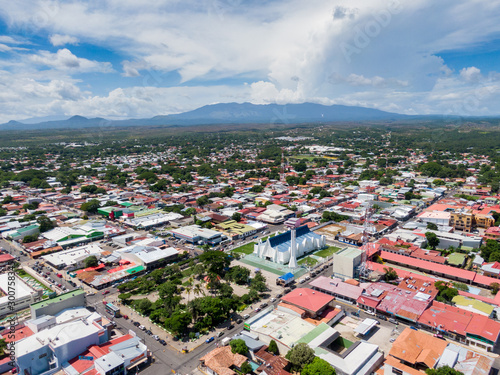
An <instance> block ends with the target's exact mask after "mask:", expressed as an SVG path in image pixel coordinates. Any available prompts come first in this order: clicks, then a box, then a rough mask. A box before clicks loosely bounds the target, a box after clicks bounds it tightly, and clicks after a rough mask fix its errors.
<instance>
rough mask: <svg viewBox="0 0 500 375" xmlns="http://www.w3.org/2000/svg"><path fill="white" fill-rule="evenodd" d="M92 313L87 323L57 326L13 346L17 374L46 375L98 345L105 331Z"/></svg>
mask: <svg viewBox="0 0 500 375" xmlns="http://www.w3.org/2000/svg"><path fill="white" fill-rule="evenodd" d="M100 318H101V317H100V315H99V314H97V313H94V314H92V315H91V316H90V317H88V318H87V319H81V320H77V321H72V322H69V323H64V324H59V325H56V326H53V327H51V328H47V329H42V330H40V331H39V332H37V333H35V334H33V335H31V336H29V337H26V338H24V339H22V340H20V341H18V342H17V343H16V344H15V348H16V351H15V353H16V364H17V366H18V367H19V373H20V374H29V375H49V374H53V373H55V372H56V371H58V370H59V369H60V368H61V366H62V364H63V363H65V362H67V361H69V360H70V359H72V358H74V357H76V356H78V355H79V354H80V353H82V352H83V351H84V350H85V349H86V348H87V347H89V346H91V345H98V344H100V343H101V342H100V337H101V336H105V335H106V330H105V329H104V328H103V327H102V326H101V325H100V324H99V323H97V320H99V319H100Z"/></svg>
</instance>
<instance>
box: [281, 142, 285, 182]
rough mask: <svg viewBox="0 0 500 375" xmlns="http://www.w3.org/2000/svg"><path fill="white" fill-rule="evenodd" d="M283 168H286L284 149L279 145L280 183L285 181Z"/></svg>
mask: <svg viewBox="0 0 500 375" xmlns="http://www.w3.org/2000/svg"><path fill="white" fill-rule="evenodd" d="M285 168H286V160H285V151H284V147H281V183H282V184H285V183H286V178H285Z"/></svg>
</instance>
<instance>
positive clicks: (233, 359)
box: [200, 346, 248, 375]
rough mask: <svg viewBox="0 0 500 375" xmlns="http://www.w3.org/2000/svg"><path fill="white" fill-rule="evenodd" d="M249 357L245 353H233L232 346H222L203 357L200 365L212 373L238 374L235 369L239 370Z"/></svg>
mask: <svg viewBox="0 0 500 375" xmlns="http://www.w3.org/2000/svg"><path fill="white" fill-rule="evenodd" d="M247 359H248V358H247V357H245V356H244V355H241V354H238V353H232V352H231V347H230V346H222V347H220V348H216V349H214V350H212V351H211V352H209V353H207V354H205V355H204V356H203V357H201V358H200V365H201V367H202V368H203V370H204V372H206V373H208V374H210V375H237V372H236V371H234V370H235V369H237V370H238V371H239V370H240V368H241V365H242V364H243V363H245V362H246V361H247Z"/></svg>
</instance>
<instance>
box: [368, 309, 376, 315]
mask: <svg viewBox="0 0 500 375" xmlns="http://www.w3.org/2000/svg"><path fill="white" fill-rule="evenodd" d="M366 313H367V314H368V315H373V316H375V312H374V311H371V310H367V311H366Z"/></svg>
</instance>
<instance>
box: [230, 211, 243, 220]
mask: <svg viewBox="0 0 500 375" xmlns="http://www.w3.org/2000/svg"><path fill="white" fill-rule="evenodd" d="M231 219H233V220H234V221H240V220H241V214H240V213H239V212H235V213H234V214H233V216H231Z"/></svg>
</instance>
